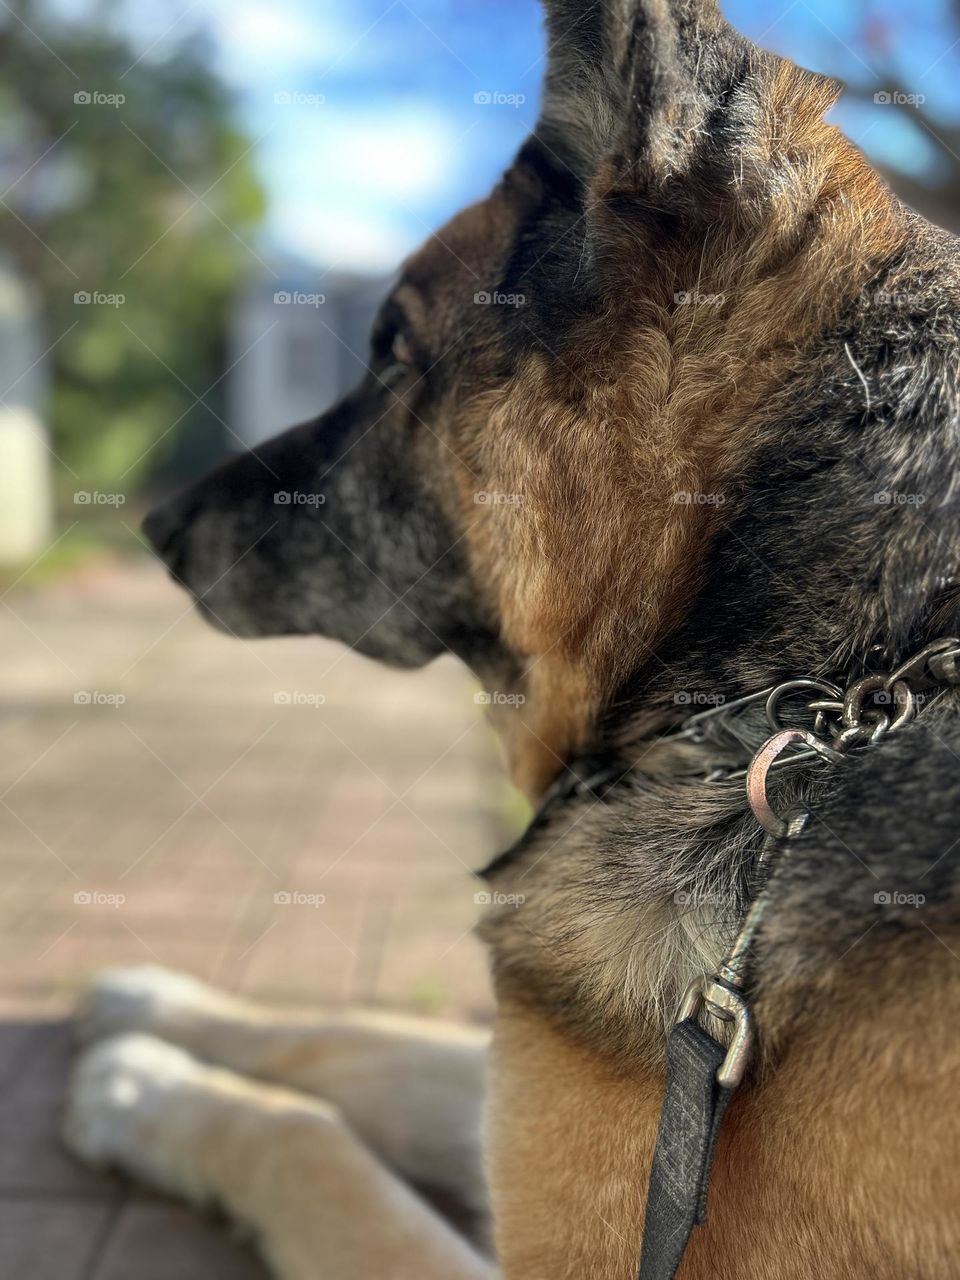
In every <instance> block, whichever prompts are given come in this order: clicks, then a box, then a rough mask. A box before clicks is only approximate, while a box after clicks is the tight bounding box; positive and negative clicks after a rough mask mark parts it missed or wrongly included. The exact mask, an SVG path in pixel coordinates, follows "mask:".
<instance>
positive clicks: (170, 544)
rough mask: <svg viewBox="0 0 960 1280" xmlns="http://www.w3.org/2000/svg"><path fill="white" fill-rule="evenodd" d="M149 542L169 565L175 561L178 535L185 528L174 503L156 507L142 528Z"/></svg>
mask: <svg viewBox="0 0 960 1280" xmlns="http://www.w3.org/2000/svg"><path fill="white" fill-rule="evenodd" d="M141 527H142V529H143V532H144V536H145V537H146V539H147V541H148V542H149V543H150V545H151V546H152V547H153V549H154V551H156V553H157V555H158V556H161V557H162V558H163V559H164V560H166V562H167V563H168V564H170V563H171V562H172V561H173V558H174V554H175V547H176V541H177V535H178V534H179V533H180V531H181V529H182V528H183V519H182V517H181V515H180V513H179V512H178V511H177V509H176V507H175V506H174V504H173V503H171V502H167V503H164V505H163V506H162V507H155V508H154V509H153V511H151V512H149V514H148V515H147V516H146V518H145V519H144V522H143V525H142V526H141Z"/></svg>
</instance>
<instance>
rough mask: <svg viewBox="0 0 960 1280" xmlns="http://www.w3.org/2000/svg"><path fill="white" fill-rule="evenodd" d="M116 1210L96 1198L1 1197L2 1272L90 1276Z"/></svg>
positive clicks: (7, 1277)
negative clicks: (91, 1268)
mask: <svg viewBox="0 0 960 1280" xmlns="http://www.w3.org/2000/svg"><path fill="white" fill-rule="evenodd" d="M112 1214H113V1210H112V1209H111V1208H110V1207H109V1206H107V1205H102V1204H96V1203H93V1202H90V1203H82V1202H69V1201H62V1200H57V1199H36V1200H29V1199H22V1200H8V1199H2V1200H0V1276H2V1278H3V1280H86V1277H87V1276H88V1274H89V1267H90V1266H91V1264H92V1263H93V1262H94V1259H95V1257H96V1254H97V1251H98V1249H99V1247H100V1244H101V1242H102V1240H103V1238H104V1235H105V1233H106V1231H107V1228H108V1226H109V1223H110V1219H111V1217H112ZM136 1274H137V1272H136V1270H133V1271H131V1272H129V1273H128V1275H130V1276H134V1275H136ZM171 1274H172V1273H171Z"/></svg>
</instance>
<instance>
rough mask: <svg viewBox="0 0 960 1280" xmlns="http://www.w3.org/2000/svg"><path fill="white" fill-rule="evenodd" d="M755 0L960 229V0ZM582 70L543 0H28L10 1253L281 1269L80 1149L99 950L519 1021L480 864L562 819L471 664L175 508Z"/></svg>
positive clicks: (37, 1260)
mask: <svg viewBox="0 0 960 1280" xmlns="http://www.w3.org/2000/svg"><path fill="white" fill-rule="evenodd" d="M726 9H727V12H728V16H729V17H730V18H731V19H732V20H733V21H734V22H735V23H736V24H737V25H738V26H739V27H740V28H741V29H743V30H744V31H746V32H747V33H749V34H750V35H751V36H752V37H754V38H755V39H756V40H757V41H758V42H759V43H760V44H762V45H765V46H767V47H769V48H771V49H774V50H777V51H779V52H782V53H785V54H788V55H789V56H791V57H793V58H794V59H796V60H797V61H800V62H802V63H804V64H806V65H807V66H810V67H813V68H816V69H818V70H821V71H824V72H828V73H830V74H831V75H834V76H836V77H839V78H840V79H842V80H843V81H844V82H845V83H846V84H847V86H848V88H847V91H846V93H845V95H844V97H843V99H842V100H841V102H840V104H839V105H838V107H837V108H836V111H835V117H836V120H837V122H838V123H839V124H840V125H841V127H842V128H843V129H845V130H846V131H847V132H848V134H849V135H850V136H851V137H852V138H853V139H854V140H855V141H856V142H857V143H859V144H860V145H861V146H862V147H863V148H864V149H865V150H866V151H867V153H868V154H869V155H870V156H871V158H872V159H873V160H874V161H875V162H876V163H877V164H878V165H879V166H880V167H881V168H882V169H883V170H884V172H885V173H886V174H887V176H888V178H889V180H890V182H891V183H892V184H893V185H894V187H895V188H896V189H897V190H898V191H899V192H900V193H901V194H902V195H903V197H904V198H905V199H906V200H907V201H908V202H909V203H911V204H912V205H914V206H916V207H917V208H918V209H920V210H921V211H923V212H924V213H925V214H927V215H928V216H929V217H930V218H932V219H933V220H934V221H936V222H939V223H942V224H943V225H945V226H948V227H951V228H953V229H957V228H958V227H960V74H958V71H960V62H958V59H960V0H913V2H912V3H911V4H910V5H904V4H903V3H901V2H900V0H727V4H726ZM543 57H544V38H543V33H542V30H541V19H540V13H539V9H538V6H537V4H536V2H535V0H162V3H161V0H0V66H2V74H0V644H2V646H3V649H2V651H3V667H2V674H0V745H2V750H0V1014H2V1015H3V1022H2V1024H0V1084H2V1088H0V1135H2V1140H0V1280H20V1277H23V1278H24V1280H45V1278H46V1277H47V1276H48V1275H49V1276H50V1277H54V1276H55V1277H56V1278H57V1280H71V1278H72V1277H77V1278H78V1280H80V1278H81V1277H90V1278H95V1280H125V1278H126V1277H127V1276H129V1275H131V1274H136V1275H137V1276H138V1277H139V1280H154V1278H156V1280H159V1278H160V1277H163V1276H172V1275H176V1276H177V1277H178V1280H183V1277H187V1280H189V1278H190V1277H192V1276H196V1277H197V1280H199V1278H200V1277H204V1280H206V1278H207V1277H209V1276H216V1275H221V1274H223V1275H226V1274H229V1275H231V1276H232V1277H235V1278H236V1277H241V1276H246V1275H248V1274H249V1275H251V1276H253V1275H258V1276H259V1275H261V1272H260V1271H259V1269H258V1268H257V1265H256V1264H255V1263H254V1262H253V1260H252V1259H251V1258H250V1257H249V1256H248V1255H246V1254H242V1253H240V1252H238V1251H236V1250H233V1247H232V1246H229V1245H227V1244H226V1243H225V1242H224V1240H223V1239H222V1238H220V1237H219V1236H216V1235H215V1234H212V1233H210V1232H209V1231H207V1229H206V1228H203V1227H201V1226H199V1225H198V1224H197V1223H196V1222H195V1221H194V1220H193V1219H192V1218H188V1217H185V1216H179V1217H178V1216H177V1211H176V1210H175V1209H173V1208H172V1207H170V1206H164V1205H159V1204H157V1203H156V1202H150V1201H146V1202H145V1201H143V1200H142V1199H139V1198H137V1197H133V1198H131V1196H130V1193H129V1191H127V1190H124V1189H122V1188H121V1187H120V1186H119V1185H118V1184H116V1183H114V1182H111V1181H110V1180H106V1179H95V1178H93V1177H92V1175H90V1174H88V1173H87V1172H86V1171H81V1170H79V1169H77V1168H76V1167H75V1166H74V1165H72V1163H71V1162H69V1161H68V1160H67V1159H66V1158H65V1157H64V1156H63V1155H62V1154H61V1153H60V1152H59V1150H58V1147H57V1144H56V1137H55V1134H56V1115H57V1110H58V1106H59V1099H60V1096H61V1093H62V1088H63V1075H64V1071H65V1065H66V1062H67V1059H68V1054H69V1039H68V1036H67V1033H66V1031H65V1030H64V1028H63V1026H62V1023H59V1022H57V1021H56V1020H57V1019H58V1018H62V1016H63V1014H64V1012H65V1011H66V1010H67V1009H68V1008H70V1007H71V1006H72V1004H73V1003H74V1001H75V999H76V996H77V993H78V990H79V988H80V987H81V986H82V984H83V983H84V982H85V981H86V980H87V979H88V977H89V975H90V974H91V973H93V972H94V971H96V970H97V969H99V968H102V967H104V966H107V965H112V964H132V963H149V964H162V965H167V966H172V967H176V968H184V969H187V970H189V971H191V972H193V973H195V974H197V975H198V976H200V977H202V978H206V979H208V980H210V981H214V982H217V983H219V984H221V985H223V986H226V987H229V988H231V989H233V990H237V991H242V992H244V993H245V994H249V995H255V996H258V997H262V998H264V999H269V1000H271V1001H276V1002H287V1003H293V1004H306V1003H310V1004H325V1005H329V1004H331V1003H340V1002H344V1001H355V1002H356V1001H359V1002H364V1003H380V1004H386V1005H390V1006H393V1007H398V1008H403V1009H409V1010H414V1011H419V1012H421V1013H425V1014H429V1015H438V1014H450V1015H457V1016H461V1017H470V1018H474V1019H478V1020H486V1019H488V1018H489V1015H490V1007H491V1002H490V995H489V990H488V986H487V979H486V972H485V965H484V959H483V956H482V955H481V953H480V950H479V947H478V945H477V943H476V942H475V940H474V939H473V938H472V936H471V927H472V925H473V922H474V920H475V918H476V915H477V912H478V910H479V908H480V906H481V905H482V900H481V899H480V898H479V896H478V895H481V894H482V892H483V886H482V884H481V883H480V882H478V881H477V880H476V879H475V877H474V876H473V874H472V870H473V869H474V868H477V867H480V866H482V865H483V864H484V863H485V862H486V861H487V860H488V859H489V857H490V856H491V855H492V854H493V853H494V852H495V851H496V850H497V849H498V847H501V846H502V845H503V844H504V843H505V842H506V841H507V840H508V839H509V838H510V836H511V834H512V833H513V832H514V831H516V830H517V829H518V827H519V826H520V825H521V823H522V822H523V821H524V818H525V809H524V806H523V804H522V803H521V802H520V801H519V800H518V799H517V797H516V796H515V795H514V794H513V793H512V792H511V791H510V789H509V788H508V786H507V785H506V783H505V782H504V781H503V778H502V775H501V772H500V769H499V762H498V755H497V750H496V747H495V744H494V742H493V740H492V737H491V735H490V733H489V731H488V729H487V727H486V725H485V722H484V718H483V714H482V713H483V708H482V706H479V705H478V704H477V702H476V689H475V687H474V686H473V685H472V683H471V682H470V680H469V679H468V678H467V676H466V675H465V674H464V673H463V672H462V671H461V670H459V669H458V668H457V667H456V666H455V665H454V664H453V663H450V662H440V663H437V664H435V665H434V666H432V667H431V668H429V669H428V670H426V671H423V672H420V673H416V674H412V675H403V676H400V675H397V674H392V673H388V672H383V671H380V670H379V669H378V668H376V667H374V666H373V665H372V664H370V663H367V662H366V661H365V660H363V659H362V658H359V657H357V656H356V655H354V654H352V653H348V652H346V651H344V650H341V649H339V648H338V647H336V646H334V645H331V644H328V643H326V642H323V641H301V640H295V641H278V642H267V643H260V644H256V645H254V644H246V643H241V642H239V641H235V642H231V641H228V640H227V639H225V638H223V637H222V636H219V635H215V634H214V633H213V632H211V631H209V630H207V629H206V628H205V627H204V625H203V624H202V623H201V622H200V621H199V620H198V619H197V618H196V617H195V615H194V614H193V613H192V612H191V610H190V609H189V607H188V605H187V602H186V600H185V599H184V598H183V597H181V596H180V595H179V594H178V592H177V591H176V590H175V589H174V587H173V586H172V585H171V584H170V583H169V582H168V581H167V579H166V576H165V574H164V573H163V572H162V571H161V569H160V568H159V567H158V566H157V565H156V564H155V563H154V562H153V561H152V560H151V558H150V557H149V555H148V554H147V552H146V550H145V548H144V547H143V545H142V543H141V541H140V539H139V535H138V533H137V529H138V525H139V520H140V517H141V515H142V512H143V510H144V508H145V506H146V505H147V503H148V502H149V500H150V498H151V497H152V496H155V495H157V494H159V493H161V492H165V491H167V490H168V489H170V488H171V487H173V486H174V485H176V484H177V483H179V482H180V481H182V480H184V479H186V478H187V477H190V476H193V475H195V474H196V473H197V472H198V471H199V470H200V469H202V468H204V467H206V466H208V465H209V464H211V463H212V462H214V461H215V460H216V459H218V458H219V457H221V456H222V455H223V454H225V453H227V452H230V451H234V450H237V449H241V448H243V447H245V446H248V445H251V444H255V443H256V442H257V441H259V440H260V439H262V438H264V437H266V436H268V435H271V434H273V433H274V432H276V431H278V430H279V429H281V428H282V427H284V426H286V425H288V424H290V423H293V422H296V421H297V420H301V419H304V418H306V417H309V416H312V415H314V414H316V413H318V412H319V411H321V410H322V409H324V408H325V407H326V406H328V405H329V404H330V403H331V402H332V401H334V400H335V399H336V398H337V397H338V396H339V395H340V394H341V393H342V392H343V391H344V390H345V389H346V388H347V387H348V386H349V385H350V384H351V383H352V382H353V381H354V380H355V379H356V378H357V377H358V376H359V373H360V371H361V368H362V366H363V362H364V359H365V352H366V330H367V326H368V324H369V322H370V319H371V315H372V313H373V310H374V308H375V306H376V304H377V300H378V299H379V297H380V296H381V295H382V293H383V291H384V289H385V288H386V286H387V284H388V282H389V280H390V277H391V275H392V273H393V272H394V270H395V268H396V267H397V264H398V263H399V262H400V261H401V259H402V258H403V257H404V255H405V254H407V253H408V252H409V251H410V250H412V249H413V248H414V247H415V246H416V245H417V244H418V243H419V242H420V241H421V240H423V239H424V237H426V236H427V235H429V234H430V232H431V230H432V229H433V228H436V227H437V226H439V224H441V223H442V222H443V221H444V220H445V219H446V218H447V217H448V216H449V215H450V214H452V213H453V212H454V211H455V210H456V209H457V208H458V207H460V206H461V205H463V204H464V203H465V202H467V201H470V200H472V199H474V198H476V197H480V196H482V195H483V194H484V193H485V192H486V191H487V190H488V189H489V187H490V186H491V184H492V183H493V182H495V180H496V179H497V177H498V175H499V174H500V172H501V171H502V169H503V168H504V166H505V165H506V164H507V163H508V162H509V160H510V158H511V156H512V154H513V153H514V151H515V150H516V149H517V147H518V146H519V145H520V143H521V142H522V140H523V138H524V136H525V134H526V133H527V131H528V130H529V129H530V127H531V125H532V124H533V122H534V120H535V118H536V115H537V107H538V96H539V88H540V81H541V77H542V74H543V66H544V64H543ZM172 1226H176V1231H172V1230H171V1227H172Z"/></svg>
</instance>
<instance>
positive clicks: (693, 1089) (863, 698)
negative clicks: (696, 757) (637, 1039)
mask: <svg viewBox="0 0 960 1280" xmlns="http://www.w3.org/2000/svg"><path fill="white" fill-rule="evenodd" d="M958 658H960V640H958V639H956V638H952V637H951V638H946V639H942V640H936V641H934V642H933V643H932V644H928V645H926V646H925V647H924V648H923V649H921V650H920V651H919V652H917V653H915V654H914V655H913V656H912V657H911V658H908V659H907V660H906V661H905V662H902V663H901V664H900V665H899V666H898V667H897V668H896V669H895V670H894V671H891V672H889V673H887V674H885V675H866V676H862V677H861V678H860V679H859V680H856V681H855V682H853V683H852V684H850V685H849V686H848V687H847V688H846V689H841V688H840V687H839V686H838V685H835V684H832V683H830V682H829V681H824V680H812V679H804V680H788V681H785V682H783V683H782V684H778V685H775V686H773V687H771V688H769V689H764V690H761V691H760V692H759V693H754V694H749V695H747V697H745V698H740V699H738V700H737V701H736V702H733V703H729V704H726V705H724V706H720V707H711V708H710V709H709V710H707V711H703V712H700V713H699V714H697V715H695V716H691V717H690V718H689V719H688V720H687V721H686V722H685V723H684V724H683V725H682V726H681V727H680V729H679V731H677V732H675V733H673V734H670V735H667V737H668V738H669V739H670V740H674V739H676V740H687V741H691V742H695V743H700V744H709V743H712V744H713V745H715V746H717V747H719V748H721V749H722V748H724V747H726V748H732V745H733V744H737V745H738V746H739V747H740V748H742V747H743V746H744V745H746V744H747V742H748V739H749V732H748V727H747V721H748V719H749V715H750V711H751V709H752V708H754V707H755V706H758V705H759V704H761V703H762V704H763V709H764V714H765V719H766V724H767V727H768V728H769V729H772V730H773V735H772V736H771V737H768V738H767V739H766V741H765V742H763V743H762V744H761V745H760V746H759V747H758V748H756V749H755V750H754V752H753V757H752V760H751V762H750V764H749V766H748V767H747V768H746V769H745V770H728V769H723V768H719V769H714V770H713V771H711V772H710V774H709V775H708V777H709V780H711V781H717V780H721V779H722V780H726V781H729V780H731V779H733V778H740V777H742V778H743V779H744V780H745V782H746V793H747V800H748V803H749V805H750V809H751V810H752V812H753V815H754V817H755V818H756V819H757V822H758V824H759V826H760V827H761V829H762V830H763V831H764V832H765V833H766V839H765V841H764V843H763V847H762V849H761V852H760V855H759V857H758V859H757V864H756V867H755V868H754V873H753V878H752V885H751V893H752V897H751V902H750V905H749V907H748V908H747V911H746V913H745V915H744V917H743V919H742V922H741V925H740V930H739V932H738V934H737V936H736V938H735V940H734V942H733V945H732V946H731V948H730V950H729V951H728V953H727V956H726V958H725V960H724V961H723V964H722V965H721V966H720V968H719V970H718V971H717V972H716V973H715V974H711V975H707V976H705V977H701V978H697V979H696V980H695V981H694V982H693V983H691V985H690V987H689V988H688V989H687V992H686V995H685V996H684V998H683V1001H682V1003H681V1006H680V1011H679V1013H678V1015H677V1019H676V1022H675V1023H674V1026H673V1029H672V1031H671V1032H670V1037H669V1040H668V1042H667V1079H666V1087H665V1092H664V1099H663V1107H662V1110H661V1113H660V1124H659V1128H658V1131H657V1144H656V1148H655V1150H654V1157H653V1165H652V1168H651V1172H650V1185H649V1189H648V1192H647V1207H646V1215H645V1218H644V1227H643V1247H642V1251H641V1258H640V1272H639V1280H673V1277H674V1275H675V1274H676V1271H677V1268H678V1267H679V1266H680V1263H681V1261H682V1260H683V1256H684V1254H685V1252H686V1249H687V1245H688V1243H689V1240H690V1237H691V1235H692V1234H693V1229H694V1227H695V1226H702V1225H703V1224H704V1223H705V1222H706V1217H707V1192H708V1188H709V1182H710V1169H711V1165H712V1163H713V1154H714V1148H715V1146H716V1141H717V1135H718V1133H719V1131H720V1126H721V1123H722V1121H723V1116H724V1112H725V1111H726V1109H727V1106H728V1104H729V1102H730V1100H731V1098H732V1097H733V1094H734V1092H735V1091H736V1089H737V1086H738V1085H739V1084H740V1082H741V1081H742V1079H743V1077H744V1074H745V1073H746V1070H747V1066H748V1064H749V1061H750V1057H751V1053H752V1048H753V1042H754V1038H755V1031H754V1024H753V1017H752V1013H751V1009H750V1002H749V998H748V995H747V993H746V990H745V985H746V981H747V976H748V975H747V969H748V960H749V957H750V951H751V947H752V945H753V941H754V939H755V937H756V934H757V931H758V929H759V928H760V925H761V923H762V921H763V919H764V918H765V916H766V914H767V912H768V911H769V909H770V905H771V899H770V892H769V884H770V878H771V875H772V873H773V870H774V868H775V866H777V865H778V863H779V862H781V861H782V859H783V858H784V857H786V856H789V854H790V853H791V852H792V850H793V848H794V847H795V845H796V843H797V841H798V840H799V839H800V837H801V836H802V835H803V832H804V830H805V829H806V827H807V824H808V822H809V820H810V816H811V815H810V813H809V812H807V811H806V810H796V811H793V812H788V813H786V814H784V815H781V814H778V813H777V812H776V810H775V809H774V808H773V806H772V804H771V803H770V799H769V796H768V794H767V784H768V781H769V779H770V775H771V773H774V772H777V771H780V770H783V769H788V768H795V767H796V766H798V765H804V764H810V763H813V762H816V761H826V762H828V763H830V764H832V765H837V764H840V763H842V762H843V761H844V760H845V758H846V757H847V755H848V754H849V753H850V752H851V751H855V750H858V749H861V748H866V747H870V746H872V745H875V744H877V743H879V742H882V741H883V739H884V738H886V737H888V736H890V735H891V734H895V733H897V732H898V731H899V730H901V729H902V728H903V727H904V726H905V725H907V724H909V723H910V722H911V721H912V720H913V719H915V717H916V715H917V713H918V710H919V709H920V706H921V704H922V702H923V700H924V698H925V697H927V696H929V695H930V694H931V693H936V692H939V691H941V690H942V689H943V688H945V687H956V686H958V685H960V671H958V669H957V660H958ZM797 694H803V695H805V698H806V702H807V711H808V712H809V713H810V714H811V715H812V717H813V725H812V728H800V727H797V726H796V725H792V726H791V725H788V726H784V725H783V723H782V722H781V714H782V712H781V706H782V704H783V703H784V701H785V700H786V699H787V698H789V697H794V698H795V697H796V695H797ZM810 694H813V697H812V699H811V698H810V696H809V695H810ZM664 740H667V739H664ZM704 1014H709V1015H712V1018H713V1019H714V1020H715V1022H719V1023H720V1024H721V1025H722V1026H723V1027H724V1028H725V1030H726V1033H727V1034H726V1038H725V1040H721V1039H719V1038H717V1037H716V1036H715V1035H714V1034H713V1032H712V1030H708V1029H707V1028H706V1027H704V1026H703V1025H702V1023H701V1019H702V1018H703V1015H704Z"/></svg>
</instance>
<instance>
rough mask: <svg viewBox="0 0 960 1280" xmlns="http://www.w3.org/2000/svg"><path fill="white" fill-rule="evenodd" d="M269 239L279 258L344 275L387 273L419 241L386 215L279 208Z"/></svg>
mask: <svg viewBox="0 0 960 1280" xmlns="http://www.w3.org/2000/svg"><path fill="white" fill-rule="evenodd" d="M269 231H270V238H271V240H273V241H275V242H276V243H278V244H279V245H281V246H282V250H283V255H284V256H287V255H290V254H292V255H294V256H296V257H299V258H304V259H305V260H307V261H308V262H316V263H319V264H320V265H322V266H324V267H331V268H334V269H340V270H344V271H368V272H371V273H381V272H389V271H392V270H393V269H394V268H395V267H396V266H397V265H398V264H399V263H400V262H401V261H402V260H403V259H404V258H405V257H406V256H407V254H408V253H410V252H411V251H412V250H413V249H414V248H415V247H416V245H417V244H418V243H419V241H420V239H422V238H423V237H417V236H413V235H411V234H410V233H409V231H406V230H404V228H403V227H400V226H398V225H397V222H396V219H395V218H391V216H390V214H389V212H387V211H384V212H383V213H381V214H376V213H374V212H373V211H371V210H369V209H367V210H363V209H356V208H346V207H344V208H339V209H326V210H325V209H319V210H316V209H311V208H306V207H304V206H303V205H301V204H290V205H284V204H283V203H282V202H278V205H277V207H276V208H275V209H274V212H273V215H272V216H271V218H270V227H269Z"/></svg>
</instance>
